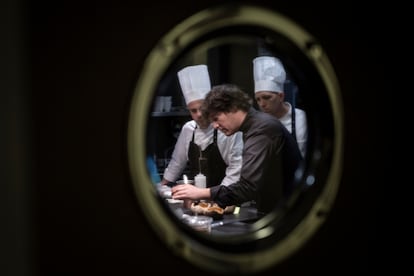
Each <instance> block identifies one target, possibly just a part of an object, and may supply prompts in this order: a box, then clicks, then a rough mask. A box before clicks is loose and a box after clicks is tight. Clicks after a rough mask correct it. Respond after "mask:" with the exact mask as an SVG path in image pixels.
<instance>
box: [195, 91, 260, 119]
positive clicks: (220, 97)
mask: <svg viewBox="0 0 414 276" xmlns="http://www.w3.org/2000/svg"><path fill="white" fill-rule="evenodd" d="M252 102H253V101H252V99H251V98H250V97H249V95H248V94H247V93H246V92H244V91H242V90H241V89H240V88H239V87H238V86H237V85H234V84H222V85H217V86H213V88H212V89H211V91H210V92H209V93H208V94H207V96H206V98H205V99H204V102H203V105H202V107H201V110H202V113H203V116H205V117H206V118H210V119H211V118H212V117H214V116H215V115H216V114H217V113H221V112H224V113H228V112H233V111H237V110H242V111H245V112H247V111H249V109H250V107H251V106H252Z"/></svg>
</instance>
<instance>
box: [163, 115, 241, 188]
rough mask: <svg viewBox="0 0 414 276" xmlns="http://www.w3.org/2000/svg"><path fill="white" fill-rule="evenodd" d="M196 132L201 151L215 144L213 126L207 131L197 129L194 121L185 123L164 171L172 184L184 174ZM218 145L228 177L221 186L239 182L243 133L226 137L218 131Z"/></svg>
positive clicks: (195, 139)
mask: <svg viewBox="0 0 414 276" xmlns="http://www.w3.org/2000/svg"><path fill="white" fill-rule="evenodd" d="M194 131H195V133H194V142H195V143H196V144H197V145H198V146H199V147H201V150H205V149H206V148H207V146H208V145H210V144H211V143H213V135H214V128H213V127H212V125H210V126H209V127H208V128H206V129H201V128H199V127H197V128H196V122H195V121H194V120H191V121H189V122H187V123H185V124H184V126H183V127H182V129H181V132H180V135H179V136H178V139H177V142H176V144H175V147H174V151H173V153H172V156H171V160H170V162H169V164H168V167H167V168H166V169H165V171H164V178H165V179H167V180H168V181H170V182H174V181H176V180H177V179H179V178H181V177H182V172H183V171H184V169H185V167H186V165H187V161H188V147H189V143H190V141H191V140H192V138H193V132H194ZM217 145H218V148H219V150H220V153H221V156H222V158H223V160H224V162H225V163H226V165H227V168H226V175H225V177H224V178H223V181H222V182H221V184H222V185H226V186H228V185H230V184H232V183H235V182H237V181H238V180H239V178H240V170H241V166H242V152H243V137H242V133H241V132H237V133H235V134H233V135H231V136H226V135H224V134H223V133H222V132H221V131H218V132H217Z"/></svg>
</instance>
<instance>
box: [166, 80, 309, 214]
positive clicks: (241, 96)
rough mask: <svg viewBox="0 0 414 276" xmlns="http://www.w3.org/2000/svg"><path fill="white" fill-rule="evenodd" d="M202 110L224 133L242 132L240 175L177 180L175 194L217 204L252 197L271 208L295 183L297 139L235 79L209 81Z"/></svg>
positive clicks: (264, 208) (261, 206) (260, 208)
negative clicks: (206, 181) (215, 181)
mask: <svg viewBox="0 0 414 276" xmlns="http://www.w3.org/2000/svg"><path fill="white" fill-rule="evenodd" d="M202 109H203V114H204V115H205V116H206V117H208V118H209V119H210V120H211V122H212V124H213V127H214V128H217V129H219V130H220V131H222V132H223V133H224V134H225V135H232V134H233V133H235V132H237V131H241V132H242V133H243V142H244V148H243V164H242V169H241V175H240V180H239V181H237V182H235V183H233V184H231V185H229V186H223V185H219V186H215V187H211V188H205V189H203V188H201V189H200V188H197V187H194V186H193V185H188V184H187V185H177V186H175V187H174V188H173V189H172V196H173V198H174V199H184V198H190V199H194V200H197V199H209V200H213V201H215V202H216V203H217V204H218V205H220V206H221V207H225V206H228V205H240V204H242V203H244V202H248V201H252V200H254V201H256V203H257V209H258V211H259V212H263V213H268V212H270V211H272V210H274V209H275V208H276V207H277V206H278V204H279V203H280V201H281V200H282V199H283V198H284V196H285V195H289V194H290V192H291V189H292V187H293V184H294V174H295V171H296V169H297V168H298V167H299V164H300V162H301V160H302V157H301V153H300V151H299V148H298V146H297V143H296V142H295V140H294V139H293V137H292V135H290V133H289V131H288V130H287V129H286V128H285V127H284V126H283V124H282V123H281V122H280V121H279V120H278V119H276V118H275V117H273V116H271V115H269V114H266V113H263V112H260V111H257V110H255V109H253V108H252V99H251V98H250V97H249V96H248V95H247V94H246V93H245V92H243V91H242V90H240V88H238V87H237V86H236V85H231V84H225V85H219V86H215V87H213V89H212V90H211V91H210V92H209V93H208V94H207V96H206V98H205V100H204V103H203V106H202Z"/></svg>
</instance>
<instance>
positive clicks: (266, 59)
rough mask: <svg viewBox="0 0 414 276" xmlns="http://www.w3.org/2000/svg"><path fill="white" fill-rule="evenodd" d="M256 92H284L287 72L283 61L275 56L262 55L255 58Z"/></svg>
mask: <svg viewBox="0 0 414 276" xmlns="http://www.w3.org/2000/svg"><path fill="white" fill-rule="evenodd" d="M253 76H254V92H255V93H256V92H259V91H271V92H275V93H279V92H283V91H284V89H283V84H284V83H285V80H286V72H285V69H284V68H283V65H282V62H281V61H280V60H279V59H278V58H275V57H270V56H262V57H257V58H255V59H254V60H253Z"/></svg>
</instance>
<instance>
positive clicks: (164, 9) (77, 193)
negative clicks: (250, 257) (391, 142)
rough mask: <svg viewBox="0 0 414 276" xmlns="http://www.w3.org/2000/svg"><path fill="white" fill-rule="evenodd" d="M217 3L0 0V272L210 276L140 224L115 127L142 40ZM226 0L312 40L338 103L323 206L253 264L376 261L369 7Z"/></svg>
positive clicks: (324, 271)
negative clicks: (332, 175) (339, 157)
mask: <svg viewBox="0 0 414 276" xmlns="http://www.w3.org/2000/svg"><path fill="white" fill-rule="evenodd" d="M108 2H109V3H108ZM139 2H140V3H141V4H140V3H139ZM224 2H231V1H213V0H211V1H210V0H209V1H204V0H200V1H189V0H180V1H165V2H160V1H149V2H148V3H147V4H143V3H142V1H138V2H137V1H80V2H79V3H77V2H76V1H11V0H7V1H2V3H1V4H0V18H1V59H0V63H1V66H0V68H1V82H0V85H1V86H0V95H1V96H0V97H1V100H0V104H1V111H0V112H1V123H2V129H1V132H0V133H1V134H0V139H1V140H0V148H1V153H0V155H1V160H2V169H1V171H2V173H1V180H0V182H1V185H0V186H1V192H0V194H1V232H0V233H1V243H0V248H1V249H0V250H1V253H2V258H1V262H0V274H1V275H7V276H8V275H11V276H14V275H28V276H31V275H33V276H37V275H39V276H46V275H54V276H55V275H60V276H61V275H141V274H142V273H144V271H147V272H146V273H148V271H151V274H154V275H156V274H159V273H171V275H177V274H181V275H211V272H207V271H203V270H200V269H199V268H197V267H194V266H193V265H191V264H189V263H188V262H187V261H185V260H184V259H182V258H180V257H177V256H175V255H173V254H172V253H171V252H170V251H169V250H168V249H167V248H166V246H165V245H164V243H162V242H161V241H160V240H159V239H158V237H157V236H156V234H155V233H154V232H153V230H152V229H151V228H150V226H149V224H148V223H147V221H146V219H145V217H144V215H143V212H145V210H143V209H142V208H140V207H139V205H138V203H137V201H136V198H135V196H134V191H133V188H132V184H131V180H130V177H129V171H128V162H127V149H126V131H127V120H128V112H129V104H130V100H131V97H132V92H133V89H134V86H135V84H136V81H137V78H138V76H139V73H140V70H141V69H142V65H143V63H144V60H145V58H146V56H147V55H148V53H149V52H150V51H151V49H152V47H153V46H154V45H155V44H156V43H157V42H158V40H159V39H160V38H161V37H162V36H163V35H164V34H166V33H167V32H168V31H170V30H171V28H173V27H174V26H175V25H176V24H178V23H180V22H181V21H183V20H184V19H186V18H187V17H189V16H191V15H192V14H194V13H196V12H198V11H201V10H203V9H205V8H208V7H212V6H214V5H215V4H219V3H224ZM237 2H242V3H251V4H258V5H260V6H262V7H267V8H269V9H271V10H275V11H277V12H280V13H282V14H284V15H286V16H288V17H290V18H291V19H293V20H294V21H296V22H297V23H298V24H300V25H301V26H302V27H304V28H305V29H306V30H308V32H310V33H311V34H312V35H313V36H315V37H316V38H317V39H318V40H319V42H320V43H321V45H322V47H323V48H324V49H325V50H326V52H327V54H328V57H329V58H330V60H331V62H332V64H333V66H334V68H335V71H336V73H337V76H338V79H339V83H340V86H341V90H342V94H343V95H342V97H343V103H344V112H345V156H344V168H343V177H342V180H341V184H340V187H339V193H338V197H337V200H336V202H335V204H334V207H333V209H332V213H331V214H330V215H329V217H328V219H327V221H326V222H325V223H324V224H323V225H322V227H321V228H320V229H319V230H318V231H317V233H316V234H315V235H314V237H312V238H311V239H310V240H309V242H308V243H307V244H306V245H305V246H304V247H303V248H302V249H301V250H300V251H298V252H297V253H295V254H294V255H293V256H292V257H290V258H288V259H287V260H286V261H284V262H283V263H281V264H279V265H277V266H275V267H272V268H271V269H269V270H266V271H263V272H262V273H260V275H303V274H306V275H316V274H319V275H341V274H348V273H350V272H355V271H356V268H357V267H359V269H360V271H361V270H362V272H370V271H372V269H375V268H378V264H381V266H385V265H387V264H388V262H389V260H388V259H387V255H388V254H386V253H384V248H385V247H386V244H387V242H386V239H385V238H384V236H383V235H382V233H383V222H384V221H383V220H382V218H384V217H390V216H389V215H388V214H387V210H388V208H387V207H386V205H384V204H385V200H384V190H383V186H382V185H381V184H380V183H382V182H383V181H385V165H382V164H380V163H379V157H380V155H379V153H378V148H380V149H381V150H382V152H383V151H385V150H386V149H385V146H383V145H382V144H381V141H380V139H381V137H379V136H380V135H377V134H376V127H377V126H378V125H379V118H382V119H381V120H384V119H385V118H383V114H381V113H380V111H381V105H380V104H378V101H380V100H383V98H382V97H383V96H382V93H381V91H383V89H384V88H385V87H386V84H385V78H384V72H383V70H382V62H381V61H380V60H379V59H378V56H379V54H382V53H381V52H380V47H381V45H380V43H378V44H373V43H371V41H372V40H373V39H374V40H375V39H376V38H377V37H378V36H377V34H378V33H379V29H380V30H381V32H383V35H386V33H387V31H388V30H387V28H385V26H383V25H381V23H380V22H382V21H381V19H382V18H381V15H380V14H378V13H371V14H370V16H371V17H370V19H369V21H368V20H364V18H365V15H366V13H364V12H362V11H361V10H360V9H354V8H355V5H354V4H353V3H352V2H350V1H331V2H329V1H328V2H327V1H318V0H317V1H296V0H293V1H237ZM325 2H326V3H325ZM378 5H379V4H377V6H376V7H374V8H375V9H378V8H379V7H378ZM383 27H384V28H383ZM380 222H381V223H380Z"/></svg>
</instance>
